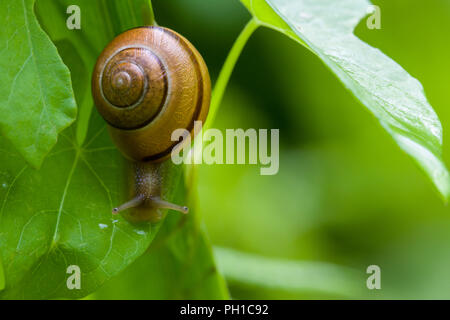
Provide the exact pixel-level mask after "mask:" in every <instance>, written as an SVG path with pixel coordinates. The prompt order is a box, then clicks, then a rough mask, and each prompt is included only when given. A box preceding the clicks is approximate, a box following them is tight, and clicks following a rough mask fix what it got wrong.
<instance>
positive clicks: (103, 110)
mask: <svg viewBox="0 0 450 320" xmlns="http://www.w3.org/2000/svg"><path fill="white" fill-rule="evenodd" d="M92 93H93V97H94V102H95V105H96V107H97V110H98V111H99V113H100V114H101V115H102V117H103V118H104V119H105V121H106V122H107V124H108V129H109V133H110V135H111V138H112V140H113V142H114V143H115V145H116V146H117V148H118V149H119V151H120V152H121V153H122V154H123V155H124V156H125V158H127V159H129V160H130V161H132V162H133V168H134V169H133V172H134V179H133V180H134V183H133V184H132V185H133V187H132V192H131V193H132V200H130V201H129V202H127V203H125V204H123V205H121V206H119V207H117V208H114V209H113V213H118V212H120V211H122V210H126V209H129V208H136V210H135V212H136V214H135V218H136V219H134V220H151V218H149V217H150V216H155V214H156V213H157V212H158V209H160V208H168V209H173V210H177V211H180V212H184V213H187V208H186V207H181V206H176V205H173V204H171V203H168V202H166V201H164V200H163V199H161V184H162V175H161V172H160V166H161V163H163V162H164V161H166V160H167V159H168V158H169V157H170V154H171V152H172V150H173V149H174V148H175V147H176V146H177V148H178V145H179V144H180V142H181V141H185V140H186V139H185V138H186V137H181V138H180V140H179V141H172V139H171V136H172V132H173V131H174V130H176V129H179V128H182V129H186V130H187V131H186V132H190V134H191V136H192V135H193V134H194V122H195V121H203V122H204V121H205V120H206V116H207V114H208V109H209V103H210V95H211V84H210V79H209V73H208V69H207V67H206V64H205V62H204V60H203V58H202V57H201V55H200V54H199V53H198V51H197V50H196V49H195V48H194V46H193V45H192V44H191V43H190V42H189V41H188V40H187V39H186V38H184V37H183V36H181V35H179V34H178V33H176V32H175V31H173V30H170V29H167V28H163V27H157V26H148V27H139V28H135V29H131V30H128V31H126V32H124V33H122V34H120V35H118V36H117V37H116V38H114V39H113V40H112V41H111V42H110V43H109V44H108V45H107V46H106V48H105V49H104V50H103V52H102V53H101V55H100V56H99V58H98V60H97V64H96V66H95V68H94V73H93V76H92ZM158 215H159V214H156V216H158Z"/></svg>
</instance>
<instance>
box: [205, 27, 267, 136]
mask: <svg viewBox="0 0 450 320" xmlns="http://www.w3.org/2000/svg"><path fill="white" fill-rule="evenodd" d="M258 27H259V24H258V23H257V22H256V20H255V19H251V20H250V21H249V22H248V23H247V25H246V26H245V27H244V29H242V31H241V33H240V34H239V36H238V37H237V39H236V41H235V42H234V44H233V47H232V48H231V50H230V52H229V54H228V56H227V59H226V60H225V63H224V64H223V67H222V69H221V70H220V73H219V77H218V78H217V81H216V85H215V87H214V90H213V92H212V98H211V106H210V109H209V116H208V121H207V123H206V126H205V129H207V128H208V127H209V126H211V124H212V123H213V122H214V119H215V117H216V114H217V110H218V109H219V106H220V103H221V102H222V98H223V95H224V93H225V89H226V87H227V84H228V81H229V80H230V76H231V74H232V73H233V69H234V66H235V65H236V62H237V60H238V59H239V56H240V55H241V52H242V50H243V49H244V47H245V44H246V43H247V41H248V39H249V38H250V36H251V35H252V34H253V32H255V30H256V29H257V28H258Z"/></svg>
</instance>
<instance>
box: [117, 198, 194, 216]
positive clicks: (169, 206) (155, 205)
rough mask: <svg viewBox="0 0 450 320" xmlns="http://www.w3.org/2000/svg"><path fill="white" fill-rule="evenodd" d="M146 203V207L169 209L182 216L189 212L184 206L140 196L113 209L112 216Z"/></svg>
mask: <svg viewBox="0 0 450 320" xmlns="http://www.w3.org/2000/svg"><path fill="white" fill-rule="evenodd" d="M147 202H148V205H149V206H150V207H152V208H155V209H170V210H174V211H178V212H181V213H184V214H187V213H188V212H189V208H188V207H186V206H179V205H177V204H174V203H171V202H168V201H165V200H163V199H161V198H160V197H151V198H150V199H147V200H146V199H144V198H143V197H142V196H137V197H135V198H133V199H131V200H130V201H128V202H125V203H124V204H122V205H120V206H118V207H116V208H114V209H113V210H112V214H118V213H119V212H121V211H124V210H127V209H131V208H137V207H140V206H143V205H145V204H146V203H147Z"/></svg>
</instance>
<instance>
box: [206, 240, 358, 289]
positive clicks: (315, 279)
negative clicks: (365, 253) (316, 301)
mask: <svg viewBox="0 0 450 320" xmlns="http://www.w3.org/2000/svg"><path fill="white" fill-rule="evenodd" d="M214 249H215V250H214V252H215V255H216V257H217V261H218V263H219V266H220V268H221V269H222V270H223V272H224V275H225V277H226V279H227V280H228V281H229V282H230V284H231V285H233V286H234V285H236V284H237V285H239V286H244V287H245V286H247V287H253V288H254V289H255V288H256V289H255V290H268V291H271V290H277V291H280V292H284V294H283V296H285V297H287V296H289V297H290V298H295V297H297V298H298V297H299V296H300V294H302V293H309V292H316V293H322V294H327V295H334V296H337V297H345V298H350V297H361V294H364V292H366V290H367V288H366V278H365V275H364V273H362V272H358V271H355V270H353V269H350V268H346V267H342V266H338V265H335V264H331V263H324V262H313V261H293V260H277V259H272V258H266V257H261V256H257V255H254V254H248V253H243V252H239V251H235V250H231V249H226V248H220V247H215V248H214ZM278 297H280V296H278Z"/></svg>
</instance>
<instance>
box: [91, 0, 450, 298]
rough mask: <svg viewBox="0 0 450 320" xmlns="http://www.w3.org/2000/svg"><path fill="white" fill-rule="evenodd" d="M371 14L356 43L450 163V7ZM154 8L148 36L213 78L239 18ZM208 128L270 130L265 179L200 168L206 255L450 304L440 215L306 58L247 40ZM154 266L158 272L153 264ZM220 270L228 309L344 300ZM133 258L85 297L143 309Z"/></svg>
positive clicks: (449, 220) (416, 2)
mask: <svg viewBox="0 0 450 320" xmlns="http://www.w3.org/2000/svg"><path fill="white" fill-rule="evenodd" d="M373 3H374V4H376V5H379V6H380V7H381V14H382V16H381V18H382V29H381V30H369V29H367V27H366V21H365V20H362V21H361V23H360V24H359V26H358V28H357V29H356V34H357V36H359V37H360V38H361V39H363V40H364V41H366V42H367V43H369V44H371V45H373V46H375V47H378V48H380V49H381V50H382V51H383V52H384V53H385V54H387V55H388V56H390V57H391V58H393V59H394V60H395V61H397V62H398V63H399V64H400V65H401V66H403V67H404V68H405V69H406V70H407V71H408V72H409V73H410V74H411V75H412V76H414V77H416V78H417V79H419V81H421V83H422V84H423V85H424V87H425V91H426V94H427V97H428V99H429V101H430V103H431V104H432V106H433V108H434V110H435V111H436V113H437V114H438V116H439V118H440V120H441V122H442V125H443V128H444V158H445V159H446V160H447V163H448V164H449V163H450V162H449V161H448V159H450V147H449V141H450V99H449V98H450V72H449V71H450V59H448V53H449V52H450V42H449V41H448V40H449V37H450V1H448V0H429V1H426V2H424V1H420V0H384V1H373ZM336 5H339V4H338V1H336ZM153 6H154V10H155V14H156V18H157V21H158V23H159V24H160V25H163V26H167V27H170V28H173V29H175V30H178V31H180V32H181V33H182V34H183V35H184V36H186V37H187V38H188V39H190V40H191V41H192V42H193V43H194V45H195V46H196V47H197V48H198V49H199V51H200V52H201V53H202V55H203V57H204V58H205V60H206V62H207V64H208V66H209V68H210V72H211V76H212V79H213V80H214V79H216V78H217V76H218V73H219V71H220V68H221V66H222V63H223V61H224V60H225V58H226V55H227V54H228V51H229V49H230V48H231V46H232V44H233V41H234V40H235V38H236V37H237V35H238V34H239V32H240V30H241V29H242V28H243V26H244V25H245V23H246V22H247V21H248V20H249V19H250V15H249V14H248V13H247V11H246V9H245V8H244V7H243V6H242V5H241V4H240V2H239V1H237V0H233V1H230V0H208V1H204V0H189V1H186V0H171V1H165V0H153ZM214 127H218V128H220V129H225V128H244V129H245V128H279V129H280V170H279V173H278V174H277V175H275V176H261V175H259V166H257V165H249V166H242V165H239V166H238V165H214V166H207V165H203V166H201V167H200V169H199V177H198V183H199V208H200V211H201V216H202V218H203V219H204V220H205V221H206V227H207V230H208V234H209V237H210V239H211V241H212V243H213V245H214V246H219V247H226V248H232V249H235V250H238V251H242V252H246V253H249V254H252V255H253V254H255V255H258V256H262V257H266V258H269V259H277V260H278V259H279V260H280V261H313V262H327V263H332V264H336V265H339V266H342V267H346V268H351V269H353V270H356V271H359V272H361V273H363V276H364V273H365V270H366V268H367V267H368V266H369V265H372V264H376V265H379V266H380V267H381V286H382V289H381V290H378V291H375V292H374V291H369V290H367V289H365V283H364V282H363V283H361V287H362V290H360V289H361V288H359V289H358V290H354V291H352V292H350V295H349V296H346V297H350V298H407V299H408V298H415V299H422V298H425V299H430V298H433V299H441V298H447V299H448V298H450V273H449V272H448V270H450V232H449V230H450V210H449V207H448V206H447V205H446V204H444V203H443V202H442V200H441V199H440V197H439V195H438V194H437V192H436V191H435V190H434V187H433V185H432V184H431V182H430V181H429V180H428V178H427V177H426V176H425V174H423V173H422V172H421V171H420V169H419V168H418V167H417V166H416V165H415V163H414V162H413V160H411V158H409V157H408V156H407V155H406V154H404V153H403V152H402V151H401V150H400V149H399V148H398V147H397V146H396V144H395V143H394V142H393V140H392V139H391V137H390V136H389V135H388V134H387V133H386V132H385V131H384V130H383V129H382V127H381V126H380V125H379V123H378V121H377V120H376V119H375V118H374V117H373V116H372V115H371V114H370V113H369V112H368V111H367V110H366V109H365V107H363V106H362V105H360V104H359V103H358V102H357V101H356V100H355V99H354V98H353V97H352V95H351V94H350V93H349V92H347V91H346V90H345V89H344V87H343V86H342V85H341V83H340V82H339V81H338V80H337V79H336V78H335V76H334V75H333V74H332V73H331V72H330V71H329V70H328V69H327V68H326V67H325V66H324V65H323V64H322V62H321V61H320V60H319V59H318V58H317V57H315V56H314V55H313V54H312V53H311V52H309V51H308V50H307V49H305V48H303V47H301V46H300V45H298V44H297V43H295V42H293V41H292V40H290V39H288V38H286V37H285V36H283V35H282V34H279V33H276V32H274V31H271V30H268V29H259V30H258V31H257V32H256V33H255V34H254V36H253V37H252V38H251V39H250V41H249V43H248V45H247V47H246V48H245V50H244V52H243V54H242V56H241V58H240V60H239V62H238V64H237V65H236V69H235V71H234V73H233V76H232V78H231V81H230V84H229V86H228V88H227V91H226V95H225V98H224V101H223V103H222V105H221V108H220V111H219V113H218V115H217V119H216V123H215V124H214ZM218 252H219V253H220V252H222V253H226V251H223V250H219V251H218ZM156 257H157V258H155V259H157V261H158V262H159V264H160V265H163V261H164V260H163V258H164V257H161V256H157V255H156ZM226 258H227V254H222V255H221V259H219V261H222V262H223V263H220V264H219V268H220V269H222V270H223V271H224V272H225V275H230V277H229V279H228V280H229V282H228V286H229V289H230V292H231V296H232V297H233V298H245V299H253V298H256V299H257V298H273V299H277V298H315V297H319V298H340V297H342V296H340V295H339V294H334V293H333V292H332V290H330V292H326V291H327V290H324V291H323V292H319V291H314V290H305V291H301V290H300V291H295V292H288V291H286V290H279V288H262V287H261V286H258V285H255V284H249V283H246V281H240V280H239V279H234V278H233V277H232V273H233V272H232V270H229V269H228V268H231V269H233V268H237V269H239V268H241V267H242V268H245V267H244V266H239V263H236V264H233V263H230V262H227V261H225V260H223V259H226ZM144 259H146V257H143V258H141V259H139V260H138V261H137V262H136V263H135V264H134V265H133V266H131V267H130V268H129V269H128V270H126V271H125V273H124V274H122V275H121V276H120V277H119V278H118V279H115V280H112V281H111V282H110V283H108V284H107V285H106V286H105V287H104V288H103V289H101V290H100V291H99V292H98V293H97V297H100V298H101V297H103V298H105V297H106V298H107V297H131V298H155V296H152V295H151V294H150V293H148V294H146V293H145V289H142V288H138V287H139V286H140V287H145V286H144V285H143V283H142V282H139V281H135V283H133V281H132V280H131V278H132V276H133V275H134V276H135V275H141V277H140V278H141V279H143V278H145V277H147V278H148V277H151V278H148V279H149V280H146V281H148V283H149V285H151V286H157V285H158V284H157V282H158V277H157V275H153V276H151V275H147V272H148V271H147V270H148V265H147V264H146V262H145V260H144ZM156 264H157V262H156V260H155V265H156ZM160 269H161V272H170V271H168V270H166V269H164V267H163V266H162V267H160ZM172 271H173V270H172ZM181 272H182V271H181ZM267 277H268V278H269V279H268V282H270V281H273V282H276V279H275V278H274V279H270V277H276V275H273V274H270V273H268V274H267ZM322 280H323V281H325V284H324V286H325V287H326V281H327V280H326V279H322ZM363 280H364V281H365V276H364V279H363ZM124 282H126V283H127V285H124ZM331 285H336V284H330V286H331ZM119 292H120V293H119ZM167 294H168V295H169V296H170V294H169V293H167ZM156 298H157V297H156Z"/></svg>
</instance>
